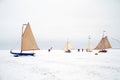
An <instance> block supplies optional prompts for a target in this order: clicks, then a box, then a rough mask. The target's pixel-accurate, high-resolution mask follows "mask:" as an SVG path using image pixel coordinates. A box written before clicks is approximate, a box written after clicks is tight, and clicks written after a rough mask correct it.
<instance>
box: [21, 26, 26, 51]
mask: <svg viewBox="0 0 120 80" xmlns="http://www.w3.org/2000/svg"><path fill="white" fill-rule="evenodd" d="M25 25H27V24H23V25H22V34H21V53H22V43H23V39H22V38H23V29H24V26H25Z"/></svg>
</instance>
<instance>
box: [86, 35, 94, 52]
mask: <svg viewBox="0 0 120 80" xmlns="http://www.w3.org/2000/svg"><path fill="white" fill-rule="evenodd" d="M88 39H89V40H88V45H87V48H86V51H87V52H92V50H93V45H92V43H91V37H90V36H89V37H88Z"/></svg>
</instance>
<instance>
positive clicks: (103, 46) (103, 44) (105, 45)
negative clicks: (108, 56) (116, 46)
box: [95, 31, 111, 53]
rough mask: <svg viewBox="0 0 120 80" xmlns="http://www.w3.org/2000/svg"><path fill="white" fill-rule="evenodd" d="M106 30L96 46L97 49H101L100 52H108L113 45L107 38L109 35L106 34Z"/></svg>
mask: <svg viewBox="0 0 120 80" xmlns="http://www.w3.org/2000/svg"><path fill="white" fill-rule="evenodd" d="M104 32H105V31H103V37H102V39H101V40H100V42H99V43H98V45H97V46H96V48H95V49H96V50H99V52H104V53H106V52H107V50H106V49H108V48H111V45H110V42H109V40H108V38H107V36H104Z"/></svg>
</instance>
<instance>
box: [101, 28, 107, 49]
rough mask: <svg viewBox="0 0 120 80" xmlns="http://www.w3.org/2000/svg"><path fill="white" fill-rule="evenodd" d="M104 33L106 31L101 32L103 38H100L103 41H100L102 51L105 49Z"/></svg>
mask: <svg viewBox="0 0 120 80" xmlns="http://www.w3.org/2000/svg"><path fill="white" fill-rule="evenodd" d="M105 32H106V31H105V30H103V36H102V39H103V40H102V44H103V45H102V50H104V49H105V34H104V33H105Z"/></svg>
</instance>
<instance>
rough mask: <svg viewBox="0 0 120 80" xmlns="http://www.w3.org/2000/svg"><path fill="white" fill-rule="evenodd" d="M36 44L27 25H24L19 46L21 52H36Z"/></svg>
mask: <svg viewBox="0 0 120 80" xmlns="http://www.w3.org/2000/svg"><path fill="white" fill-rule="evenodd" d="M38 49H39V48H38V46H37V43H36V41H35V38H34V36H33V33H32V30H31V28H30V25H29V23H28V24H27V25H26V28H25V30H24V33H23V34H22V44H21V51H27V50H38Z"/></svg>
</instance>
